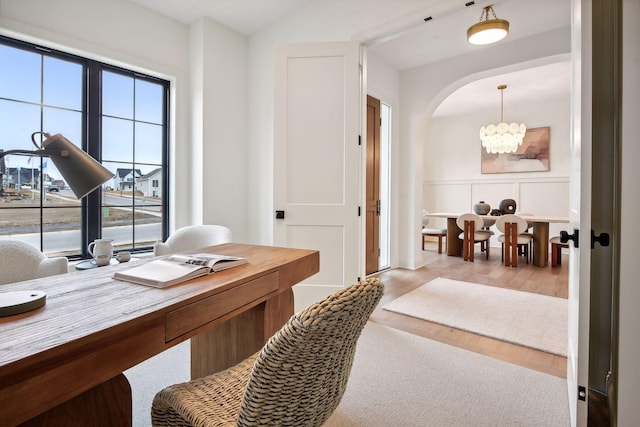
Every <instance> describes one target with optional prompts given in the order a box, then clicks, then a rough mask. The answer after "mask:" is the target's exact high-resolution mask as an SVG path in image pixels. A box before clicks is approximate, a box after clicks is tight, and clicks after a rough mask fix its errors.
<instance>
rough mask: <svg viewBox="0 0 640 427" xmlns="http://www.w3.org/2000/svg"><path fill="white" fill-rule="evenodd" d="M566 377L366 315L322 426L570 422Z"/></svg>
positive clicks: (555, 425)
mask: <svg viewBox="0 0 640 427" xmlns="http://www.w3.org/2000/svg"><path fill="white" fill-rule="evenodd" d="M569 425H570V422H569V399H568V398H567V381H566V380H565V379H564V378H558V377H555V376H552V375H548V374H544V373H541V372H537V371H534V370H531V369H527V368H523V367H521V366H516V365H513V364H510V363H506V362H502V361H500V360H496V359H492V358H490V357H487V356H484V355H481V354H477V353H472V352H470V351H467V350H462V349H459V348H456V347H453V346H450V345H447V344H443V343H439V342H436V341H432V340H429V339H426V338H422V337H419V336H416V335H412V334H409V333H406V332H403V331H399V330H397V329H393V328H389V327H386V326H382V325H378V324H376V323H373V322H368V323H367V325H366V327H365V329H364V331H363V333H362V336H361V337H360V339H359V341H358V347H357V350H356V356H355V359H354V363H353V369H352V370H351V375H350V377H349V382H348V383H347V390H346V392H345V394H344V397H343V398H342V401H341V402H340V405H338V408H337V409H336V411H335V412H334V413H333V415H332V416H331V418H329V420H328V421H327V423H326V424H324V427H363V426H366V427H389V426H402V427H454V426H455V427H506V426H509V427H512V426H514V427H515V426H517V427H568V426H569Z"/></svg>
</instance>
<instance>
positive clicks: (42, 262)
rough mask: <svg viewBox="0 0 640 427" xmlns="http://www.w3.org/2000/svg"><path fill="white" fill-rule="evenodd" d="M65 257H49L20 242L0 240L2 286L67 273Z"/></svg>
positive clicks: (0, 283)
mask: <svg viewBox="0 0 640 427" xmlns="http://www.w3.org/2000/svg"><path fill="white" fill-rule="evenodd" d="M68 271H69V261H68V260H67V258H65V257H51V258H50V257H48V256H46V255H45V254H43V253H42V252H40V250H38V249H37V248H35V247H33V246H31V245H30V244H28V243H25V242H22V241H19V240H0V272H1V274H0V285H5V284H7V283H14V282H22V281H23V280H31V279H38V278H40V277H47V276H53V275H54V274H62V273H67V272H68Z"/></svg>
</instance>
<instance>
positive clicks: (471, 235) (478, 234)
mask: <svg viewBox="0 0 640 427" xmlns="http://www.w3.org/2000/svg"><path fill="white" fill-rule="evenodd" d="M456 225H457V226H458V227H460V229H462V233H460V235H459V236H458V237H459V238H460V239H462V256H463V258H464V260H465V261H471V262H473V260H474V252H475V244H476V243H480V250H481V251H484V252H485V253H486V257H487V259H489V252H490V248H491V245H490V244H489V239H490V238H491V234H492V233H491V232H490V231H487V230H483V229H482V228H483V227H484V221H483V220H482V218H481V217H479V216H478V215H476V214H474V213H466V214H462V215H460V216H459V217H458V218H457V219H456Z"/></svg>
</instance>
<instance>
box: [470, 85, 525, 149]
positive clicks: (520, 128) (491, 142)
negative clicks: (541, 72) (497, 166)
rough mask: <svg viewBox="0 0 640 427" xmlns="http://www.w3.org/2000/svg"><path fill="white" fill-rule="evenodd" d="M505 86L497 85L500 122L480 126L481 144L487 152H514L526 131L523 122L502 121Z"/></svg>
mask: <svg viewBox="0 0 640 427" xmlns="http://www.w3.org/2000/svg"><path fill="white" fill-rule="evenodd" d="M506 88H507V85H500V86H498V90H499V91H500V123H498V124H497V125H493V124H491V125H489V126H487V127H485V126H482V127H481V128H480V140H482V146H483V147H484V148H485V149H486V150H487V153H492V154H496V153H498V154H502V153H515V152H516V151H518V148H519V147H520V146H521V145H522V140H523V139H524V135H525V133H527V127H526V126H525V125H524V124H523V123H521V124H517V123H511V124H506V123H505V122H504V102H503V101H504V90H505V89H506Z"/></svg>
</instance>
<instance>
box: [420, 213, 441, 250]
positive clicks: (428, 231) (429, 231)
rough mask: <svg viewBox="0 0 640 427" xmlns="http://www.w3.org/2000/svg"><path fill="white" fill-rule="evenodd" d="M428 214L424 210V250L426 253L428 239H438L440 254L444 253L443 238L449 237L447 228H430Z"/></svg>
mask: <svg viewBox="0 0 640 427" xmlns="http://www.w3.org/2000/svg"><path fill="white" fill-rule="evenodd" d="M427 214H428V212H427V211H425V210H422V250H423V251H424V244H425V241H426V239H425V238H426V237H435V238H437V239H438V253H439V254H441V253H442V238H443V237H445V236H446V235H447V229H446V228H433V227H431V228H429V227H427V226H428V225H429V217H428V216H427Z"/></svg>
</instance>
